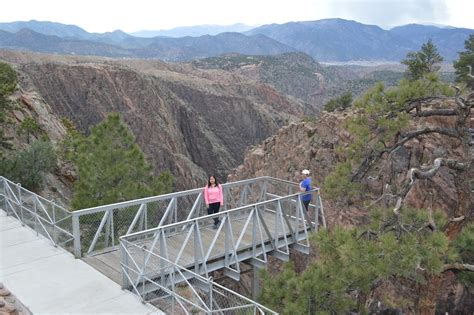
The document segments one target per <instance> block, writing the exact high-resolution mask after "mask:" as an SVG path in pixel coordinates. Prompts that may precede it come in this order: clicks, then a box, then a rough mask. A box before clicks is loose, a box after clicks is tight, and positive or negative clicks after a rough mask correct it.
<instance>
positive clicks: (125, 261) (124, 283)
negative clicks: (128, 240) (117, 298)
mask: <svg viewBox="0 0 474 315" xmlns="http://www.w3.org/2000/svg"><path fill="white" fill-rule="evenodd" d="M120 251H121V252H122V264H123V266H124V267H123V271H122V289H127V288H128V287H129V286H130V281H129V280H128V277H127V274H128V253H127V248H126V247H125V243H124V242H120Z"/></svg>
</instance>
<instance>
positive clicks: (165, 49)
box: [135, 33, 295, 61]
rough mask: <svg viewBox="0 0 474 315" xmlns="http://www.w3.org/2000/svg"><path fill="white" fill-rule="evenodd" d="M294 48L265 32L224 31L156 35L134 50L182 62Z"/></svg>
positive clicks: (143, 55)
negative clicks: (191, 34) (201, 34)
mask: <svg viewBox="0 0 474 315" xmlns="http://www.w3.org/2000/svg"><path fill="white" fill-rule="evenodd" d="M291 51H295V49H294V48H292V47H289V46H287V45H284V44H282V43H280V42H277V41H275V40H273V39H271V38H268V37H266V36H263V35H252V36H246V35H243V34H240V33H221V34H218V35H215V36H210V35H204V36H200V37H190V36H187V37H181V38H169V37H155V38H153V39H152V43H151V44H150V45H148V46H146V47H143V48H141V49H137V50H135V55H136V56H137V57H141V58H160V59H162V60H168V61H183V60H192V59H199V58H206V57H213V56H218V55H221V54H226V53H233V52H236V53H240V54H243V55H277V54H281V53H286V52H291Z"/></svg>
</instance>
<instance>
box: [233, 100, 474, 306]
mask: <svg viewBox="0 0 474 315" xmlns="http://www.w3.org/2000/svg"><path fill="white" fill-rule="evenodd" d="M456 107H457V106H456V104H455V102H454V100H452V99H448V100H442V101H438V102H431V104H430V105H429V106H428V108H427V110H449V109H455V108H456ZM351 114H352V113H351V112H349V111H348V112H344V113H336V114H328V113H323V114H322V115H321V117H320V119H319V120H318V121H316V122H304V123H297V124H291V125H289V126H287V127H284V128H282V129H280V131H279V132H278V133H277V134H276V135H274V136H272V137H269V138H267V139H266V140H265V141H263V143H262V144H260V145H258V146H255V147H252V148H251V149H249V150H248V151H247V153H246V155H245V159H244V163H243V164H242V165H241V166H239V167H238V168H236V169H234V171H233V173H232V174H231V175H230V176H229V177H230V179H232V180H237V179H242V178H248V177H252V176H262V175H268V176H275V177H278V178H284V179H288V180H291V181H295V182H297V181H299V180H300V178H299V173H300V172H301V170H302V169H305V168H308V169H310V170H311V171H312V178H313V183H314V185H315V186H320V185H322V183H324V179H325V177H326V176H327V175H328V174H329V173H330V172H331V171H332V170H333V168H334V166H335V164H336V163H337V162H338V158H339V157H338V152H340V151H339V150H342V151H344V150H345V148H347V147H348V145H349V143H350V142H351V140H352V139H351V135H350V134H349V133H348V132H346V131H345V130H344V129H343V127H342V126H343V123H344V121H345V120H347V119H348V118H349V117H350V115H351ZM467 117H468V118H467V126H466V127H467V128H470V130H472V128H474V116H473V114H472V112H471V113H470V116H467ZM455 124H456V116H430V117H414V118H412V120H411V122H410V125H409V126H408V127H407V130H415V129H420V128H421V129H422V128H424V127H427V126H435V127H436V126H437V127H439V128H450V127H451V128H454V127H455ZM465 130H466V129H465ZM467 137H472V135H471V134H467ZM470 141H471V142H470V145H468V146H466V144H465V142H464V140H463V142H461V141H460V140H459V139H455V140H453V138H450V137H447V136H443V135H439V134H436V133H429V134H426V135H424V136H422V137H419V138H413V139H412V140H409V141H407V142H406V143H404V144H403V145H401V146H400V147H399V148H398V149H397V150H395V152H394V153H393V154H391V155H386V156H382V158H381V159H380V160H379V161H378V162H377V163H376V165H375V166H374V167H372V168H371V170H370V172H369V173H367V174H365V176H363V178H362V179H361V180H360V181H359V183H361V184H363V185H364V187H365V188H364V191H363V193H362V194H361V195H359V196H356V197H355V198H352V200H350V201H349V202H348V203H347V202H341V201H340V200H334V201H329V200H328V199H327V198H325V193H324V186H320V187H321V189H322V196H323V204H324V209H325V212H326V216H327V221H328V222H329V225H330V227H331V226H333V225H334V224H336V223H339V224H343V225H360V224H361V223H363V222H365V221H366V219H367V217H368V212H369V210H368V208H367V206H366V205H367V204H368V202H373V201H374V200H376V199H377V198H378V197H380V196H382V195H383V193H384V189H386V188H385V187H386V185H389V186H391V187H397V186H398V187H399V186H401V183H402V182H404V181H405V179H406V178H407V173H408V171H409V170H410V169H412V168H418V169H424V170H427V169H430V168H431V167H432V164H433V161H434V160H435V159H436V158H446V159H448V158H450V159H454V160H457V161H463V162H464V163H465V165H467V166H469V165H470V168H467V169H466V172H467V178H470V179H471V189H470V191H471V195H470V196H467V200H466V199H465V198H466V197H465V194H464V191H465V188H466V187H464V186H462V187H460V186H459V177H457V176H458V175H457V174H458V173H456V172H455V171H454V170H453V169H450V168H448V167H442V168H440V169H439V170H438V172H437V173H436V175H434V176H433V177H431V178H429V179H423V180H421V179H420V180H418V181H416V182H415V184H414V186H413V187H412V188H411V190H410V192H409V193H408V195H407V196H406V198H405V205H406V206H409V207H413V208H416V209H420V211H429V210H436V209H441V210H443V211H444V212H445V213H446V214H447V217H454V216H460V214H459V211H460V210H459V209H464V208H463V206H462V205H465V204H468V208H467V209H466V210H467V211H466V212H465V213H464V216H465V217H466V219H467V220H469V219H468V218H472V214H473V213H472V209H473V208H472V205H473V204H474V194H472V178H473V176H474V169H473V167H474V164H473V163H472V159H473V156H474V151H473V149H474V147H473V142H472V140H470ZM468 143H469V141H468ZM336 146H339V149H338V150H335V148H336ZM464 216H463V218H464ZM440 228H441V227H440ZM447 232H448V231H447ZM297 261H298V262H297V263H296V268H297V269H299V270H301V269H303V268H304V266H303V265H304V264H306V262H305V260H304V259H297ZM454 278H455V276H454V274H452V273H451V272H446V273H444V274H443V275H442V280H441V283H442V285H441V287H440V290H439V294H438V295H436V296H437V297H438V299H437V311H440V312H461V313H472V310H473V305H472V303H471V302H469V301H472V297H473V295H472V290H470V289H468V288H466V287H465V286H463V285H460V284H459V282H457V281H456V280H455V279H454ZM384 285H386V286H387V290H389V291H387V290H385V289H381V290H385V291H384V293H386V292H390V290H391V291H393V296H397V298H400V300H403V299H405V300H407V301H412V300H413V299H416V297H417V296H420V295H422V293H421V292H415V291H413V290H411V291H410V290H406V289H405V290H404V289H403V283H396V281H395V283H392V282H387V283H385V284H384ZM384 288H385V287H384ZM376 295H377V293H376ZM448 304H449V305H448ZM404 311H407V310H404Z"/></svg>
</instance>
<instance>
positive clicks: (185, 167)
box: [0, 51, 304, 189]
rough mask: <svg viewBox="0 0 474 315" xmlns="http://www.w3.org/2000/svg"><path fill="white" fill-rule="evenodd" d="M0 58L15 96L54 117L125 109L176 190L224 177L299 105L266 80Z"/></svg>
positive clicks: (149, 65) (158, 67) (178, 69)
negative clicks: (16, 84)
mask: <svg viewBox="0 0 474 315" xmlns="http://www.w3.org/2000/svg"><path fill="white" fill-rule="evenodd" d="M0 59H3V60H5V61H7V62H10V63H12V64H13V65H14V67H15V68H16V70H17V71H18V72H19V74H20V86H21V88H22V95H21V96H20V97H22V98H24V99H25V101H26V102H27V103H28V102H29V103H31V102H32V101H31V95H37V97H38V98H40V99H42V100H44V102H45V103H46V104H48V106H49V108H50V110H51V112H50V114H51V115H53V116H54V117H55V118H56V119H57V120H59V119H60V118H62V117H67V118H69V119H71V120H72V121H73V122H74V123H75V124H76V125H77V126H78V127H79V129H80V130H83V131H85V132H87V130H88V129H89V128H90V127H91V126H93V125H95V124H97V123H99V122H100V121H101V120H102V119H103V118H104V117H106V115H107V113H109V112H118V113H120V114H122V116H123V118H124V120H125V122H126V123H127V124H128V125H129V127H130V128H131V130H132V132H133V133H134V134H135V136H136V139H137V142H138V144H139V145H140V146H141V148H142V150H143V151H144V152H145V154H146V156H147V158H148V160H149V161H150V162H151V163H152V165H153V166H154V167H155V169H156V171H158V172H159V171H163V170H169V171H171V172H172V174H173V175H174V176H175V177H176V178H177V188H179V189H182V188H190V187H196V185H202V184H203V182H204V180H205V178H206V174H210V173H215V174H216V175H217V176H219V177H221V178H222V177H225V176H226V175H227V173H228V171H229V170H230V169H231V168H233V167H235V166H237V165H238V164H240V163H241V162H242V161H243V153H244V151H245V149H246V148H247V147H248V146H249V145H252V144H255V143H258V142H260V141H262V140H263V139H265V138H267V137H268V136H270V135H271V134H273V133H275V132H276V131H277V130H278V128H280V127H281V126H283V125H285V124H287V123H289V122H291V121H294V120H295V119H297V117H298V116H301V115H302V113H303V110H304V108H303V105H302V104H300V103H298V102H296V101H294V100H291V99H288V98H287V97H286V96H284V95H282V94H280V93H278V92H277V91H276V90H274V89H273V88H271V87H269V86H266V85H264V84H255V82H249V81H248V80H246V79H245V78H243V77H238V76H235V75H227V76H226V75H223V74H220V75H219V76H216V75H215V74H213V73H212V72H211V71H204V70H196V69H193V68H191V67H185V66H180V65H171V64H166V63H162V62H154V61H110V60H106V59H93V58H75V57H53V56H47V55H33V54H25V53H11V52H5V51H4V52H0ZM38 116H43V115H39V114H38ZM43 117H44V116H43ZM51 129H52V131H51V132H55V131H53V130H55V128H51Z"/></svg>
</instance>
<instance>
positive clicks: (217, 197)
mask: <svg viewBox="0 0 474 315" xmlns="http://www.w3.org/2000/svg"><path fill="white" fill-rule="evenodd" d="M204 201H205V202H206V206H207V213H208V214H214V213H218V212H219V208H220V207H221V206H222V205H224V195H223V193H222V186H221V185H220V184H219V183H218V182H217V179H216V177H215V176H214V175H211V176H209V180H208V182H207V186H206V187H204ZM219 223H220V221H219V218H218V217H215V218H214V229H217V227H218V226H219Z"/></svg>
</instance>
